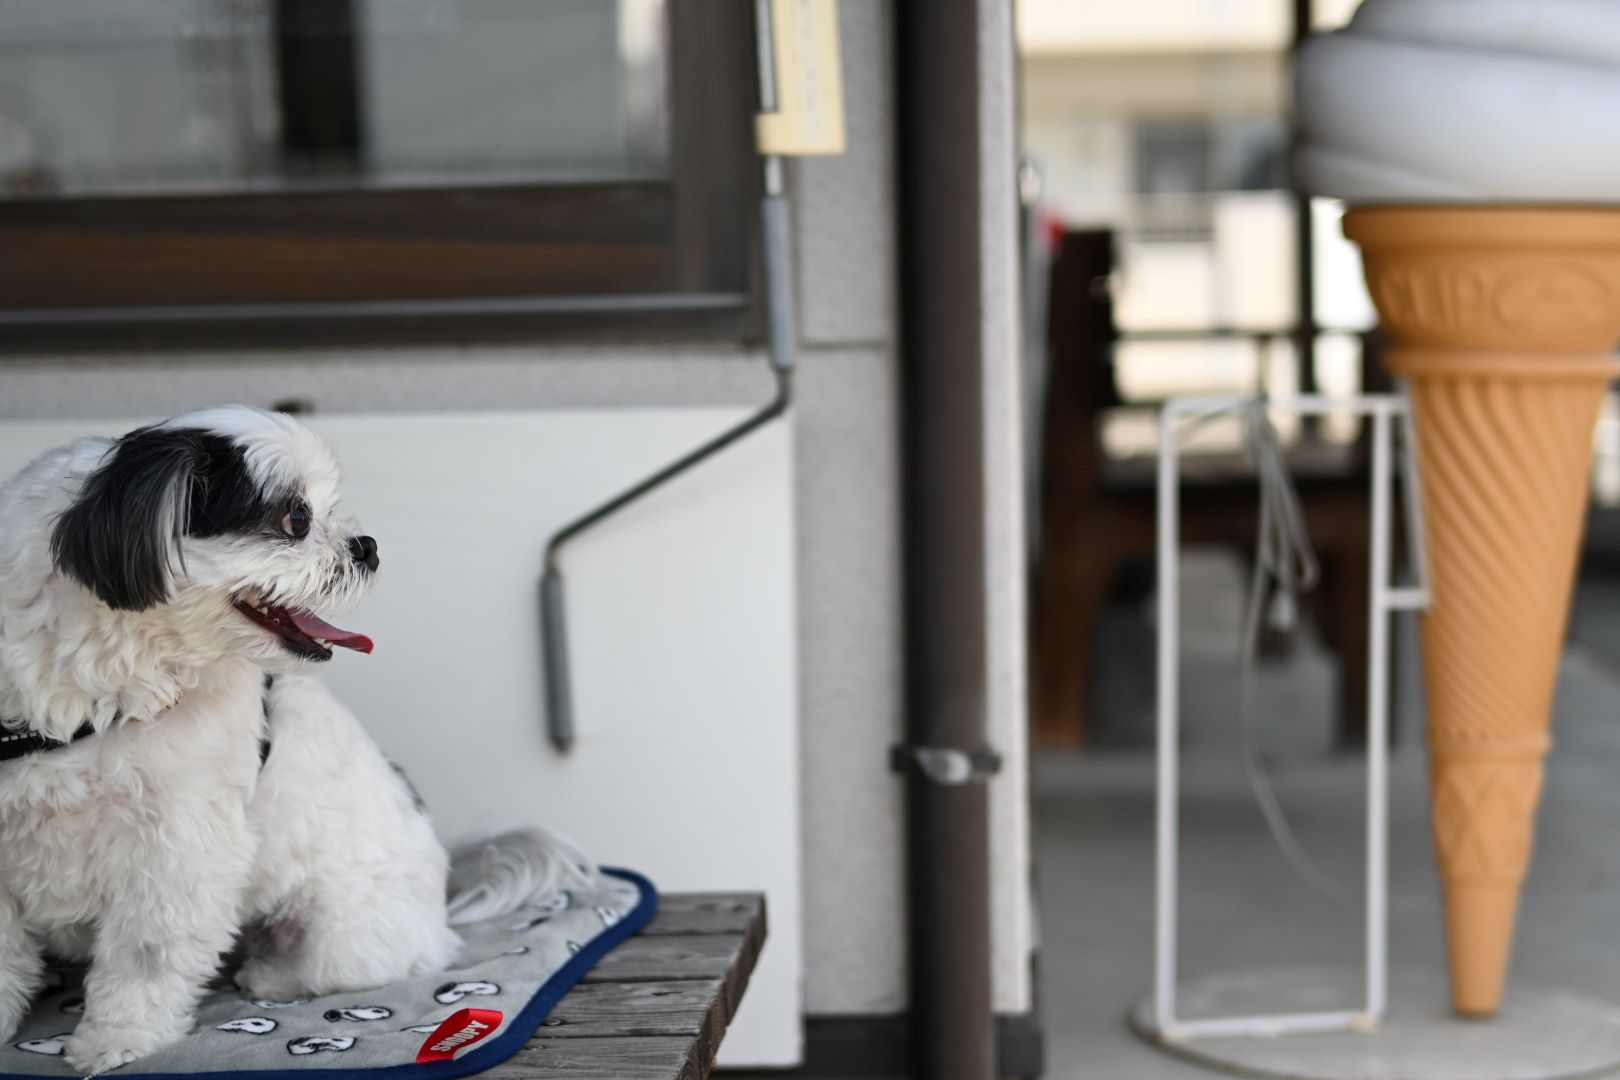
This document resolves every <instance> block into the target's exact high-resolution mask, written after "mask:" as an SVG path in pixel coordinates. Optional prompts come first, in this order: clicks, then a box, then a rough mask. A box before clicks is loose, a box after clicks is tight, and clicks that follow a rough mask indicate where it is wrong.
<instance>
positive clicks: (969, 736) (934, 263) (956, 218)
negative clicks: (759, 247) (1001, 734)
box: [894, 0, 1013, 1080]
mask: <svg viewBox="0 0 1620 1080" xmlns="http://www.w3.org/2000/svg"><path fill="white" fill-rule="evenodd" d="M1001 2H1004V0H967V2H951V3H942V2H940V0H901V2H900V3H899V4H898V7H897V16H896V20H897V21H896V29H895V34H894V40H895V43H896V44H895V48H896V57H895V59H896V71H897V74H898V80H899V81H898V86H897V115H896V122H897V127H898V137H899V170H900V171H899V197H898V199H897V203H898V206H899V218H900V220H899V230H900V234H899V241H900V243H899V248H900V282H901V287H900V290H899V292H900V298H901V301H900V306H901V370H902V390H901V393H902V410H903V415H902V424H901V427H902V440H903V443H902V460H903V462H904V477H905V501H904V514H905V525H904V537H905V553H906V555H905V558H906V570H905V626H906V659H905V663H906V678H905V692H906V704H905V710H906V738H907V745H906V746H903V747H900V748H899V749H898V752H897V754H896V761H897V763H899V764H900V765H902V766H903V767H904V773H905V775H906V777H907V840H908V873H909V881H908V895H909V922H910V964H911V971H910V983H911V1020H912V1042H913V1047H912V1048H913V1073H912V1075H914V1076H917V1077H926V1078H928V1080H988V1078H990V1077H993V1076H994V1075H995V1069H996V1064H995V1049H994V1019H995V1018H994V1014H993V1011H992V1001H991V966H990V965H991V957H990V862H989V852H990V835H989V799H988V792H987V784H986V777H985V775H984V774H985V772H987V771H989V769H988V767H989V766H990V765H991V764H992V763H993V761H994V755H993V753H991V752H990V751H989V750H988V748H987V747H986V730H987V726H986V720H987V718H986V707H987V700H988V698H987V690H988V684H987V673H986V642H987V629H986V617H987V613H986V610H985V594H986V580H985V574H986V571H985V544H986V540H985V520H984V518H985V513H986V500H985V485H984V438H983V434H984V432H983V428H984V420H983V392H982V387H983V383H984V380H983V371H984V366H985V356H984V332H983V327H982V322H981V319H982V313H983V306H984V305H983V297H982V291H983V281H982V277H983V272H984V270H983V267H984V258H983V251H982V250H981V249H982V245H981V242H980V223H981V220H982V217H983V207H982V206H981V201H982V200H981V190H980V189H981V184H980V179H979V176H980V168H981V161H980V157H981V153H982V145H981V141H982V140H981V132H980V127H981V125H980V120H979V72H980V66H981V65H980V56H979V52H980V41H979V34H980V30H979V24H980V15H979V8H980V7H981V6H982V5H985V4H989V3H1001ZM1007 167H1008V168H1009V169H1011V168H1012V167H1013V163H1012V162H1010V161H1009V162H1008V163H1007Z"/></svg>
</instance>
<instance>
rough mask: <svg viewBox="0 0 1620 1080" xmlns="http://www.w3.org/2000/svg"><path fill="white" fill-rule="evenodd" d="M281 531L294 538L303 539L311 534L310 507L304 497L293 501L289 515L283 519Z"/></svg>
mask: <svg viewBox="0 0 1620 1080" xmlns="http://www.w3.org/2000/svg"><path fill="white" fill-rule="evenodd" d="M281 531H282V532H284V533H286V534H287V535H288V536H290V537H292V538H293V539H294V540H302V539H303V538H304V537H306V536H308V535H309V507H308V506H306V505H305V504H304V501H303V500H302V499H300V500H298V501H297V502H295V503H293V504H292V509H290V510H288V511H287V516H286V517H284V518H282V519H281Z"/></svg>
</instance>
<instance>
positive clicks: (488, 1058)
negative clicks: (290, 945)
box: [0, 870, 657, 1080]
mask: <svg viewBox="0 0 1620 1080" xmlns="http://www.w3.org/2000/svg"><path fill="white" fill-rule="evenodd" d="M656 907H657V893H656V892H655V891H654V889H653V887H652V885H651V884H650V883H648V882H647V881H646V879H644V878H642V877H640V876H639V875H636V874H632V873H630V872H628V871H622V870H613V871H607V872H606V873H605V875H604V877H603V879H602V882H601V884H600V885H599V886H596V887H593V888H590V889H574V890H571V891H569V892H567V893H566V894H564V895H563V896H562V897H561V898H559V899H558V900H557V901H556V902H554V903H552V904H548V905H546V906H544V907H535V906H531V907H528V908H525V909H523V910H521V911H519V912H517V913H516V914H513V915H508V916H506V917H504V918H501V919H493V920H490V921H488V922H484V923H477V924H474V925H472V926H466V927H461V928H460V929H461V934H462V937H463V939H464V940H465V941H466V947H465V948H464V949H463V950H462V954H461V955H462V957H463V959H462V961H461V963H460V965H459V966H457V967H455V968H453V969H451V970H450V971H445V972H441V973H438V974H435V975H429V976H423V977H421V978H417V979H411V980H408V981H406V982H400V983H394V984H392V985H389V986H384V987H380V988H378V989H376V990H366V991H361V992H359V993H352V994H333V995H331V996H329V997H323V998H316V999H313V1000H309V1001H293V1002H283V1001H252V1000H248V999H246V998H244V997H242V996H240V995H239V994H236V993H216V994H213V995H212V996H210V997H208V998H207V999H205V1000H204V1001H203V1003H202V1006H201V1007H200V1008H199V1009H198V1012H197V1026H196V1028H195V1029H194V1030H193V1031H192V1033H191V1034H190V1035H189V1036H187V1037H186V1038H185V1039H184V1040H183V1041H182V1042H180V1043H179V1044H178V1045H176V1046H172V1047H170V1048H169V1049H167V1050H161V1051H159V1052H158V1053H155V1054H153V1055H151V1056H150V1057H147V1058H143V1059H141V1060H139V1061H135V1062H131V1063H130V1064H128V1065H125V1066H124V1067H123V1068H121V1069H119V1070H117V1074H118V1075H120V1076H124V1075H129V1076H141V1077H169V1076H173V1077H176V1078H179V1077H187V1078H192V1080H194V1078H196V1077H198V1076H201V1075H206V1074H209V1073H233V1074H235V1073H242V1072H249V1073H257V1074H261V1075H264V1074H270V1073H285V1074H286V1076H287V1077H288V1078H289V1080H292V1078H294V1077H295V1076H296V1075H297V1074H304V1075H308V1074H309V1073H310V1072H322V1073H326V1074H331V1073H333V1072H353V1071H363V1072H365V1073H367V1075H368V1080H369V1078H371V1077H375V1076H377V1072H376V1070H379V1069H381V1070H385V1071H386V1072H391V1073H396V1074H399V1075H401V1076H404V1075H406V1074H407V1073H408V1074H409V1075H410V1076H411V1077H412V1078H413V1080H415V1078H421V1080H449V1078H451V1077H456V1076H465V1075H467V1074H468V1073H472V1072H477V1071H479V1070H481V1069H487V1068H490V1067H492V1066H494V1065H496V1064H499V1063H500V1062H501V1061H504V1060H505V1059H506V1058H508V1057H510V1056H511V1055H512V1054H514V1053H516V1052H517V1050H518V1049H519V1048H520V1047H522V1045H523V1043H524V1042H526V1041H527V1040H528V1039H529V1037H530V1036H531V1035H533V1033H534V1031H535V1029H536V1028H538V1027H539V1026H540V1023H541V1022H542V1021H543V1020H544V1019H545V1018H546V1015H547V1014H548V1013H549V1012H550V1011H551V1009H552V1007H553V1006H555V1005H556V1003H557V1001H558V1000H559V999H560V998H561V997H562V996H563V994H565V993H566V992H567V991H568V989H569V988H570V987H571V986H573V985H574V983H576V982H578V981H579V980H580V978H581V977H583V976H584V975H585V973H586V972H587V971H589V970H590V968H591V967H592V965H594V964H595V963H596V961H597V960H598V959H600V958H601V957H602V955H604V954H605V953H606V952H607V951H608V950H609V949H611V948H612V947H613V946H614V945H617V944H618V943H619V942H621V941H623V940H624V939H625V938H627V937H629V936H630V935H631V934H634V933H635V932H636V931H638V930H640V929H641V927H643V926H644V925H646V923H647V920H648V919H650V918H651V917H652V915H653V911H654V910H655V908H656ZM52 974H53V987H52V989H50V990H48V991H47V992H46V993H45V994H44V995H43V996H42V997H41V998H40V1000H39V1001H38V1002H37V1003H36V1005H35V1007H34V1011H33V1012H32V1014H31V1015H30V1016H29V1018H28V1020H27V1021H25V1022H24V1024H23V1026H22V1030H21V1031H20V1032H19V1033H18V1035H17V1037H16V1038H15V1039H14V1040H12V1042H11V1043H10V1044H8V1045H5V1046H0V1080H10V1078H12V1077H16V1078H18V1080H21V1078H34V1077H64V1076H72V1075H74V1071H73V1070H72V1069H71V1068H70V1067H69V1066H68V1065H67V1063H66V1062H65V1061H64V1060H63V1058H62V1040H63V1039H65V1038H66V1037H67V1036H68V1035H69V1034H70V1033H71V1032H72V1030H73V1026H74V1024H75V1023H77V1022H78V1019H79V1016H80V1014H81V1013H82V1012H83V1011H84V995H83V992H82V990H81V989H80V988H79V979H78V973H77V972H53V973H52ZM325 1080H335V1078H334V1077H332V1076H330V1075H327V1076H326V1077H325Z"/></svg>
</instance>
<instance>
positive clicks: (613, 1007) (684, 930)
mask: <svg viewBox="0 0 1620 1080" xmlns="http://www.w3.org/2000/svg"><path fill="white" fill-rule="evenodd" d="M764 944H765V898H764V897H763V896H759V895H754V894H710V893H676V894H673V895H670V896H665V897H663V899H662V902H661V903H660V904H659V908H658V915H657V916H656V917H655V918H654V919H653V921H652V922H651V923H649V924H648V926H647V928H646V929H645V930H643V931H642V932H641V933H640V934H637V935H636V936H635V937H633V938H631V939H630V940H629V941H626V942H625V943H624V944H622V945H620V946H619V947H618V948H617V949H614V950H613V951H612V952H610V953H608V954H607V956H605V957H603V958H602V961H601V962H600V963H599V964H597V965H596V968H595V969H594V970H593V971H592V972H591V973H590V974H589V975H587V976H586V977H585V979H584V980H583V981H582V982H581V983H580V984H579V985H578V986H576V987H574V989H573V990H571V991H570V992H569V993H568V995H567V996H566V997H564V998H563V999H562V1001H561V1002H559V1003H558V1004H557V1007H556V1008H555V1009H554V1010H552V1013H551V1016H550V1017H549V1018H547V1020H546V1022H545V1024H544V1025H543V1026H542V1027H541V1028H540V1031H539V1032H538V1033H537V1034H536V1035H535V1037H534V1038H533V1039H532V1040H530V1042H529V1044H528V1045H527V1046H525V1047H524V1048H523V1049H522V1050H520V1051H518V1053H517V1054H515V1055H514V1056H513V1057H512V1058H511V1059H510V1060H508V1061H506V1062H505V1063H504V1064H501V1065H498V1066H496V1067H495V1068H494V1069H491V1070H490V1071H489V1072H488V1073H487V1074H485V1075H487V1076H491V1077H497V1078H510V1080H553V1078H557V1080H560V1078H562V1077H568V1078H569V1080H597V1078H600V1080H609V1078H613V1080H701V1078H702V1077H706V1076H708V1075H709V1072H710V1071H711V1070H712V1069H713V1068H714V1055H715V1053H716V1052H717V1051H718V1050H719V1049H720V1040H721V1039H722V1038H724V1037H725V1034H726V1029H727V1028H728V1027H729V1026H730V1025H731V1018H732V1017H733V1016H735V1015H736V1013H737V1005H738V1003H739V1002H741V1001H742V996H743V991H744V990H745V989H746V988H747V986H748V978H749V976H750V975H752V974H753V971H754V963H755V961H757V960H758V959H759V950H760V948H761V947H762V946H763V945H764Z"/></svg>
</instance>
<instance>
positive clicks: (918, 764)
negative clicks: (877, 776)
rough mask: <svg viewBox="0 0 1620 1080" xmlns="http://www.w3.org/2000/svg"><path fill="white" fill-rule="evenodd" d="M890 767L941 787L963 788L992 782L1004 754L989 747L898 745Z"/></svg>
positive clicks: (891, 752)
mask: <svg viewBox="0 0 1620 1080" xmlns="http://www.w3.org/2000/svg"><path fill="white" fill-rule="evenodd" d="M889 767H890V768H891V769H893V770H894V771H895V772H898V773H915V774H917V775H919V776H921V777H923V778H924V779H926V780H928V781H929V782H931V783H935V784H938V785H940V786H941V787H961V786H962V785H963V784H976V783H981V782H983V781H986V780H989V779H990V778H991V777H992V776H994V775H996V773H998V772H1000V771H1001V755H1000V754H998V753H996V751H994V750H992V749H991V748H990V747H988V746H981V747H979V748H977V749H975V750H961V749H958V748H956V747H953V746H896V747H895V748H894V749H893V750H892V751H890V754H889Z"/></svg>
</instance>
